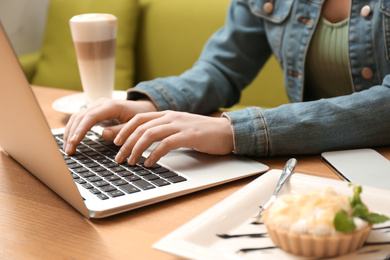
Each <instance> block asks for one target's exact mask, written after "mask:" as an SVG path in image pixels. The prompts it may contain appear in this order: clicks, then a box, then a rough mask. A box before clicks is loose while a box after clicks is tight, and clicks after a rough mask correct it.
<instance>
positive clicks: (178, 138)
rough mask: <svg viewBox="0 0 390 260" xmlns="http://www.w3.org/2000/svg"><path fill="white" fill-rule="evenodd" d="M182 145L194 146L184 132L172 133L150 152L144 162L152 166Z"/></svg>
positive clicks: (147, 165)
mask: <svg viewBox="0 0 390 260" xmlns="http://www.w3.org/2000/svg"><path fill="white" fill-rule="evenodd" d="M181 147H186V148H192V145H191V140H190V138H188V136H186V135H185V134H183V133H182V132H180V133H176V134H174V135H170V136H168V137H167V138H165V139H163V140H162V141H161V142H160V143H159V144H158V145H157V146H156V147H155V148H154V150H153V151H152V152H151V153H150V154H149V156H148V157H147V159H146V160H145V162H144V165H145V166H146V167H151V166H153V165H154V164H155V163H157V162H158V160H160V159H161V158H162V157H163V156H165V155H167V154H168V153H169V152H170V151H172V150H176V149H179V148H181Z"/></svg>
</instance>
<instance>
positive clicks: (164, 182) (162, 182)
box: [151, 179, 171, 187]
mask: <svg viewBox="0 0 390 260" xmlns="http://www.w3.org/2000/svg"><path fill="white" fill-rule="evenodd" d="M151 182H152V183H153V184H154V185H156V186H159V187H162V186H166V185H169V184H171V183H170V182H169V181H167V180H164V179H155V180H152V181H151Z"/></svg>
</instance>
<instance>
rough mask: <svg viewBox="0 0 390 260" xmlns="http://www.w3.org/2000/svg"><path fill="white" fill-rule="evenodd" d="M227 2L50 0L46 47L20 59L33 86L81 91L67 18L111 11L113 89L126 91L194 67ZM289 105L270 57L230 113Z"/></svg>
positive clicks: (276, 65) (190, 0) (222, 19)
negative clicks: (114, 46) (115, 35)
mask: <svg viewBox="0 0 390 260" xmlns="http://www.w3.org/2000/svg"><path fill="white" fill-rule="evenodd" d="M229 2H230V0H212V1H211V0H138V1H136V0H132V1H131V0H110V1H109V0H83V1H79V0H52V1H51V3H50V5H49V8H48V17H47V25H46V31H45V36H44V39H43V44H42V49H41V50H40V52H36V53H30V54H26V55H21V56H20V57H19V58H20V61H21V64H22V66H23V68H24V70H25V72H26V75H27V76H28V78H29V80H30V82H31V83H32V84H35V85H42V86H51V87H59V88H69V89H76V90H81V82H80V77H79V75H78V69H77V63H76V58H75V53H74V49H73V44H72V41H71V36H70V30H69V25H68V20H69V19H70V17H72V16H73V15H75V14H79V13H85V12H108V13H113V14H114V15H116V16H117V17H118V39H117V53H116V54H117V55H116V59H117V61H116V79H115V80H116V85H115V88H116V89H117V90H125V89H127V88H130V87H132V86H134V85H135V84H136V83H137V82H140V81H145V80H150V79H153V78H156V77H164V76H171V75H178V74H180V73H182V72H183V71H185V70H187V69H189V68H191V66H192V65H193V63H194V62H195V61H196V60H197V58H198V57H199V54H200V52H201V50H202V47H203V45H204V44H205V42H206V41H207V39H208V38H209V37H210V35H211V34H212V33H213V32H215V31H216V30H217V29H219V28H220V27H221V26H222V25H223V24H224V19H225V16H226V11H227V7H228V5H229ZM271 86H272V87H271ZM287 102H288V99H287V96H286V94H285V91H284V87H283V79H282V74H281V69H280V66H279V64H278V63H277V62H276V60H275V59H274V58H271V59H270V60H269V61H268V63H267V65H266V67H265V68H264V69H263V70H262V71H261V72H260V73H259V75H258V77H257V78H256V79H255V80H254V81H253V82H252V84H251V85H250V86H249V87H248V88H247V89H245V90H244V92H243V95H242V98H241V100H240V103H239V104H238V105H236V106H234V107H233V108H232V109H239V108H242V107H245V106H261V107H275V106H278V105H281V104H284V103H287Z"/></svg>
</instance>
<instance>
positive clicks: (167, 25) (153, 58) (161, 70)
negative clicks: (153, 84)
mask: <svg viewBox="0 0 390 260" xmlns="http://www.w3.org/2000/svg"><path fill="white" fill-rule="evenodd" d="M230 1H231V0H191V1H189V0H139V3H140V7H141V8H140V9H141V10H140V24H139V26H140V28H139V34H138V44H137V54H138V55H137V62H136V64H137V69H138V70H137V78H136V80H137V82H139V81H144V80H150V79H154V78H156V77H164V76H172V75H178V74H181V73H182V72H184V71H185V70H187V69H189V68H191V67H192V65H193V64H194V62H195V61H196V60H197V59H198V58H199V55H200V53H201V51H202V48H203V46H204V44H205V43H206V41H207V40H208V38H209V37H210V36H211V35H212V34H213V33H214V32H215V31H216V30H218V29H219V28H221V27H222V26H223V24H224V22H225V17H226V12H227V9H228V5H229V3H230Z"/></svg>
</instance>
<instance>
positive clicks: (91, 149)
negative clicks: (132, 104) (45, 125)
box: [54, 131, 187, 200]
mask: <svg viewBox="0 0 390 260" xmlns="http://www.w3.org/2000/svg"><path fill="white" fill-rule="evenodd" d="M54 137H55V140H56V142H57V144H58V147H59V149H60V151H61V153H62V155H63V157H64V159H65V162H66V164H67V165H68V168H69V170H70V172H71V174H72V177H73V179H74V181H75V182H76V183H78V184H80V185H81V186H82V187H84V188H85V189H87V190H89V191H90V192H91V193H93V194H95V195H96V196H97V197H98V198H100V199H102V200H106V199H110V198H115V197H119V196H124V195H126V194H132V193H136V192H141V191H146V190H150V189H155V188H158V187H163V186H167V185H173V184H175V183H178V182H183V181H186V180H187V179H186V178H184V177H183V176H180V175H178V174H176V173H174V172H172V171H170V170H169V169H167V168H165V167H163V166H161V165H159V164H155V165H153V166H152V167H149V168H147V167H145V166H144V164H143V162H144V161H145V158H144V157H142V158H141V160H140V161H139V162H138V163H137V164H136V165H129V164H128V163H127V162H124V163H122V164H118V163H117V162H115V160H114V158H115V155H116V154H117V152H118V151H119V148H120V147H119V146H116V145H115V144H114V143H113V142H110V141H106V140H104V139H103V138H102V137H101V136H100V135H99V134H97V133H95V132H92V131H90V132H88V134H87V135H86V137H85V138H84V139H83V140H82V141H81V143H80V144H79V145H78V146H77V150H76V152H75V153H74V154H73V155H67V154H65V152H64V151H63V149H62V146H63V135H55V136H54Z"/></svg>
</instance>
